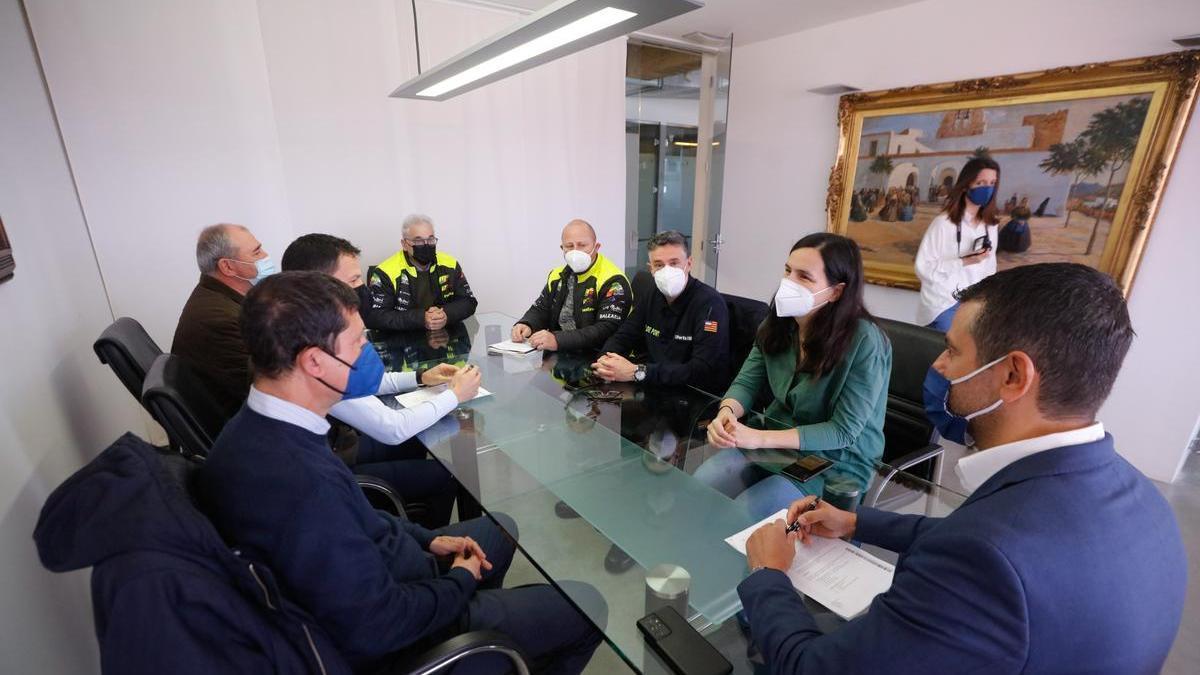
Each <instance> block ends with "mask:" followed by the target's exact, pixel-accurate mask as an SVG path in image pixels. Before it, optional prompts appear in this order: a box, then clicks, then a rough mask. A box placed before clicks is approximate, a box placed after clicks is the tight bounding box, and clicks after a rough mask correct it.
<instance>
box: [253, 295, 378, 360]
mask: <svg viewBox="0 0 1200 675" xmlns="http://www.w3.org/2000/svg"><path fill="white" fill-rule="evenodd" d="M357 311H358V296H357V295H356V294H355V293H354V291H352V290H350V287H349V286H347V285H346V284H344V283H342V282H340V281H338V280H337V279H335V278H333V277H331V276H329V275H328V274H325V273H324V272H280V273H279V274H274V275H271V276H269V277H267V278H266V279H263V280H262V281H261V282H259V283H258V285H256V286H255V287H254V288H252V289H250V292H249V293H247V294H246V299H245V300H244V301H243V302H242V318H241V329H242V339H243V340H245V341H246V348H247V349H248V350H249V352H250V363H251V364H252V365H253V366H254V372H255V374H256V375H265V376H266V377H277V376H279V375H281V374H283V373H286V372H288V371H290V370H291V369H292V367H293V366H294V365H295V363H296V356H298V355H299V354H300V352H302V351H304V350H305V349H307V348H309V347H321V348H323V349H325V350H327V351H329V352H330V353H332V352H333V351H334V341H335V340H337V336H338V334H339V333H341V332H342V331H344V330H346V326H347V323H346V314H347V313H348V312H357Z"/></svg>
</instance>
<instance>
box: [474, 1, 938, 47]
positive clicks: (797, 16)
mask: <svg viewBox="0 0 1200 675" xmlns="http://www.w3.org/2000/svg"><path fill="white" fill-rule="evenodd" d="M468 1H470V0H468ZM552 1H553V0H497V1H495V2H492V1H491V0H485V2H487V4H492V5H511V6H518V7H524V8H527V9H534V10H536V9H541V8H542V7H545V6H546V5H548V4H550V3H551V2H552ZM921 1H922V0H706V1H705V4H704V7H702V8H700V9H697V10H695V11H693V12H688V13H687V14H684V15H682V16H679V17H676V18H674V19H671V20H670V21H664V22H663V23H660V24H657V25H654V26H650V27H649V28H646V29H645V30H643V31H642V32H643V33H649V34H651V35H659V36H663V37H670V38H681V37H683V36H684V35H686V34H688V33H691V32H693V31H702V32H705V33H711V34H713V35H729V34H730V33H732V34H733V36H734V38H733V43H734V44H735V45H744V44H748V43H751V42H758V41H760V40H767V39H770V38H773V37H779V36H780V35H787V34H789V33H796V32H799V31H802V30H807V29H809V28H815V27H817V26H823V25H825V24H830V23H835V22H838V21H844V20H846V19H852V18H854V17H858V16H865V15H867V14H874V13H876V12H882V11H885V10H889V9H894V8H896V7H902V6H904V5H911V4H915V3H917V2H921Z"/></svg>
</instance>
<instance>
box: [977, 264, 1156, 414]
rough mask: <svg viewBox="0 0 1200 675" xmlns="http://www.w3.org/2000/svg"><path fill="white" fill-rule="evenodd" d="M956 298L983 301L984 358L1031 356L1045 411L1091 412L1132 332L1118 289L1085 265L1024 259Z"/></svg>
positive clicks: (1114, 373)
mask: <svg viewBox="0 0 1200 675" xmlns="http://www.w3.org/2000/svg"><path fill="white" fill-rule="evenodd" d="M955 297H956V298H957V299H958V300H959V302H978V303H980V305H982V307H981V308H980V310H979V314H978V315H977V316H976V317H975V322H974V324H972V325H971V327H970V332H971V337H972V338H974V340H975V346H976V349H977V350H978V352H979V362H980V363H987V362H988V361H991V360H993V359H997V358H1000V357H1001V356H1003V355H1004V354H1006V353H1008V352H1012V351H1022V352H1025V353H1026V354H1028V355H1029V358H1031V359H1033V363H1034V366H1035V367H1036V368H1037V371H1038V374H1039V375H1040V376H1041V387H1040V389H1039V391H1038V402H1037V403H1038V409H1039V410H1041V411H1042V413H1043V414H1044V415H1047V416H1048V417H1055V418H1065V417H1092V416H1094V415H1095V414H1096V411H1098V410H1099V409H1100V406H1101V405H1102V404H1103V403H1104V399H1106V398H1108V394H1109V393H1110V392H1111V391H1112V386H1113V382H1114V381H1115V380H1116V379H1117V373H1118V372H1120V370H1121V363H1122V362H1123V361H1124V360H1125V354H1126V353H1127V352H1128V351H1129V345H1130V343H1131V342H1133V337H1134V335H1135V333H1134V332H1133V326H1132V324H1131V323H1130V321H1129V310H1128V308H1127V307H1126V305H1125V297H1124V296H1123V295H1121V291H1120V289H1118V288H1117V285H1116V284H1115V283H1113V280H1112V279H1111V278H1110V277H1109V276H1108V275H1106V274H1104V273H1102V272H1100V271H1098V270H1096V269H1093V268H1091V267H1088V266H1086V265H1079V264H1076V263H1040V264H1036V265H1022V266H1020V267H1014V268H1012V269H1008V270H1004V271H1003V272H999V273H997V274H994V275H992V276H990V277H987V278H985V279H983V280H982V281H980V282H978V283H976V284H974V285H973V286H970V287H968V288H965V289H963V290H961V291H959V292H958V293H956V294H955Z"/></svg>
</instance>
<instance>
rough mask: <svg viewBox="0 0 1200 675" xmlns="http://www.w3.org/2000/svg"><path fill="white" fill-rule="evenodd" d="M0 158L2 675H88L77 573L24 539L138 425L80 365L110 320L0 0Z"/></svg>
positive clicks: (95, 374) (22, 36)
mask: <svg viewBox="0 0 1200 675" xmlns="http://www.w3.org/2000/svg"><path fill="white" fill-rule="evenodd" d="M0 148H4V152H2V153H0V216H2V217H3V218H4V224H5V227H6V229H7V231H8V235H9V238H10V239H11V240H12V244H13V248H14V250H15V257H16V261H17V270H16V276H15V277H13V278H12V279H11V280H10V281H7V282H5V283H3V284H0V326H2V328H3V329H2V330H0V354H3V359H4V360H3V365H2V366H0V370H2V371H3V377H0V570H3V573H2V574H0V654H2V655H3V657H2V660H3V664H4V665H3V666H2V669H3V670H4V671H5V672H12V673H87V672H94V671H96V670H97V666H96V663H97V661H96V658H97V656H96V643H95V639H94V638H93V636H92V635H93V634H92V618H91V606H90V604H89V601H88V573H87V572H86V571H84V572H74V573H71V574H67V575H54V574H51V573H50V572H47V571H45V570H44V569H42V567H41V565H40V564H39V563H38V560H37V555H36V550H35V548H34V545H33V540H32V538H31V535H32V534H33V527H34V523H35V522H36V520H37V515H38V512H39V510H40V509H41V507H42V503H43V502H44V501H45V499H46V496H47V495H49V493H50V491H51V490H52V489H53V488H54V487H55V486H57V485H58V484H59V483H60V482H62V480H63V479H65V478H66V477H67V475H69V474H70V472H72V471H74V470H75V469H77V468H78V467H79V466H81V465H82V464H83V463H85V462H86V461H88V460H89V459H90V458H91V457H92V456H94V455H95V454H96V453H97V452H98V451H99V450H101V449H103V448H104V447H105V446H107V445H108V444H109V443H110V442H112V441H113V440H115V439H116V438H117V436H118V435H120V433H122V432H123V431H124V430H126V429H135V430H136V429H140V428H141V420H140V418H139V414H138V410H139V408H138V406H137V404H136V403H135V402H134V400H133V398H132V397H131V396H130V395H129V394H128V393H126V392H125V390H124V388H123V387H122V386H121V384H120V383H119V382H118V381H117V379H116V378H115V377H114V376H113V375H112V373H111V372H109V371H108V368H107V367H105V366H102V365H101V364H100V362H99V361H98V360H97V359H96V357H95V355H94V354H93V353H92V349H91V343H92V341H93V340H94V339H95V338H96V336H97V335H99V334H100V331H101V330H103V329H104V327H105V326H106V325H108V323H109V322H110V321H112V316H111V315H110V314H109V309H108V303H107V301H106V300H105V297H104V292H103V289H102V288H101V281H100V274H99V272H98V270H97V267H96V262H95V260H94V258H93V256H92V251H91V247H90V246H89V244H88V237H87V231H86V229H85V226H84V221H83V217H82V215H81V213H80V210H79V204H78V201H77V199H76V195H75V189H74V187H73V186H72V183H71V176H70V173H69V170H68V167H67V163H66V160H65V157H64V155H63V147H62V145H61V143H60V142H59V138H58V132H57V131H56V129H55V126H54V118H53V115H52V112H51V108H50V105H49V101H48V100H47V98H46V93H45V89H44V86H43V82H42V78H41V75H40V73H39V72H38V68H37V62H36V60H35V55H34V50H33V46H32V44H31V43H30V41H29V39H28V35H27V33H26V30H25V20H24V18H23V16H22V14H21V6H20V2H19V1H18V0H0ZM142 430H143V431H144V429H142Z"/></svg>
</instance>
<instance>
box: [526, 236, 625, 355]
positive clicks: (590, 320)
mask: <svg viewBox="0 0 1200 675" xmlns="http://www.w3.org/2000/svg"><path fill="white" fill-rule="evenodd" d="M561 248H562V251H563V257H564V258H565V259H566V262H567V264H566V265H563V266H561V267H555V268H554V269H552V270H550V275H549V276H548V278H547V279H546V285H545V287H543V288H542V293H541V295H539V296H538V299H537V300H535V301H534V303H533V306H532V307H530V308H529V311H528V312H525V316H523V317H521V320H520V321H518V322H517V323H516V325H514V326H513V329H512V339H513V342H525V341H526V340H528V341H529V345H530V346H531V347H534V348H535V349H541V350H543V351H560V350H561V351H572V350H581V349H596V348H599V347H600V345H602V344H604V341H605V340H607V339H608V337H609V336H610V335H612V334H613V333H615V332H617V327H618V326H620V325H621V322H622V321H624V320H625V316H626V315H627V314H629V306H630V297H631V296H632V292H631V290H630V286H629V280H628V279H626V278H625V275H624V274H623V273H622V272H621V268H619V267H617V266H616V265H615V264H613V262H612V261H611V260H609V259H608V258H606V257H604V256H603V255H601V254H600V243H599V242H598V241H596V231H595V230H594V229H592V226H591V225H589V224H588V223H587V221H584V220H572V221H571V222H569V223H567V226H566V227H564V228H563V231H562V246H561Z"/></svg>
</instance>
